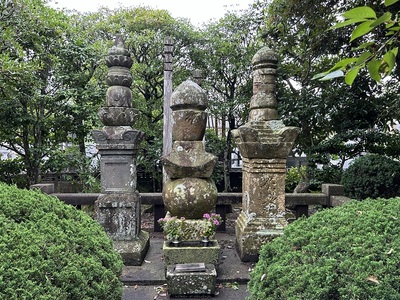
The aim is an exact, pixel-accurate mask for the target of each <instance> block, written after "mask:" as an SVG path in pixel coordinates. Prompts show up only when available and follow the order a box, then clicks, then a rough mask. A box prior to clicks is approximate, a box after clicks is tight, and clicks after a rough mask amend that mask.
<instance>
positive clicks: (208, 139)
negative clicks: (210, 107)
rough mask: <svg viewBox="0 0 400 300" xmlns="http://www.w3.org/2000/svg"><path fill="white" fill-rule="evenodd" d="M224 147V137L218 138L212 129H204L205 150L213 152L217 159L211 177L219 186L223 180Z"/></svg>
mask: <svg viewBox="0 0 400 300" xmlns="http://www.w3.org/2000/svg"><path fill="white" fill-rule="evenodd" d="M225 147H226V139H225V138H220V137H219V136H217V134H216V133H215V130H213V129H210V128H208V129H206V133H205V150H206V151H207V152H209V153H211V154H214V155H215V156H216V157H217V158H218V160H217V163H216V165H215V167H214V171H213V173H212V175H211V178H212V179H213V180H214V182H215V184H216V185H217V186H219V185H220V184H221V182H223V180H224V166H223V160H224V150H225Z"/></svg>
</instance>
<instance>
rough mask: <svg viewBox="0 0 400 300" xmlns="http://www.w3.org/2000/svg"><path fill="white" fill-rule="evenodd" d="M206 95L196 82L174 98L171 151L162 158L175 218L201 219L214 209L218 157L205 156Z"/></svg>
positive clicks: (165, 194) (165, 195) (168, 199)
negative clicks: (213, 172)
mask: <svg viewBox="0 0 400 300" xmlns="http://www.w3.org/2000/svg"><path fill="white" fill-rule="evenodd" d="M206 107H207V97H206V93H205V92H204V91H203V90H202V89H201V87H200V86H199V85H198V84H197V83H194V82H193V81H190V80H187V81H185V82H183V83H182V84H180V85H179V86H178V87H177V88H176V90H175V91H174V93H173V94H172V98H171V109H172V111H173V115H174V123H173V129H172V131H173V133H172V134H173V139H174V140H175V142H174V145H173V149H172V151H171V152H170V153H169V154H168V155H165V156H163V157H162V158H161V161H162V163H163V165H164V169H165V171H166V173H167V175H168V177H169V180H168V181H167V182H166V183H165V184H164V187H163V199H164V203H165V206H166V208H167V209H168V211H170V212H171V214H172V215H174V216H178V217H185V218H189V219H191V218H193V219H199V218H202V216H203V214H204V213H206V212H210V211H213V210H214V209H215V203H216V200H217V188H216V186H215V183H214V182H213V181H212V180H211V179H210V176H211V173H212V170H213V168H214V165H215V163H216V157H215V156H214V155H212V154H209V153H207V152H205V149H204V144H203V142H202V139H203V137H204V132H205V126H206V118H207V115H206V113H205V112H204V110H205V109H206Z"/></svg>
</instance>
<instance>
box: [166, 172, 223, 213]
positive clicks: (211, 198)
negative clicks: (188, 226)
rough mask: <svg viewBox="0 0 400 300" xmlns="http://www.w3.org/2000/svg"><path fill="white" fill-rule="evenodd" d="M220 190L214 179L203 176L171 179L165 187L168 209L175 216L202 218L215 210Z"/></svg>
mask: <svg viewBox="0 0 400 300" xmlns="http://www.w3.org/2000/svg"><path fill="white" fill-rule="evenodd" d="M217 196H218V191H217V187H216V186H215V183H214V181H212V180H211V179H202V178H180V179H176V180H169V181H167V182H166V184H165V187H164V189H163V199H164V204H165V206H166V208H167V210H168V211H169V212H170V213H171V215H173V216H177V217H185V218H187V219H200V218H202V217H203V214H204V213H206V212H210V211H212V210H214V208H215V204H216V203H217Z"/></svg>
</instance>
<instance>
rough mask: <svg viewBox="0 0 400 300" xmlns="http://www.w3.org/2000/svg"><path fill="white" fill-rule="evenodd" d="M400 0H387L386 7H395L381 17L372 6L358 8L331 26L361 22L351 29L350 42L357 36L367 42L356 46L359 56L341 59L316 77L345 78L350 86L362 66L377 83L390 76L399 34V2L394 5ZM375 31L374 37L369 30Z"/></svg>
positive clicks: (394, 62)
mask: <svg viewBox="0 0 400 300" xmlns="http://www.w3.org/2000/svg"><path fill="white" fill-rule="evenodd" d="M397 2H398V0H385V2H384V4H385V6H386V7H388V6H392V11H389V10H388V11H386V12H385V13H383V14H382V15H381V16H380V17H379V18H378V17H377V14H376V12H375V10H374V9H373V8H371V7H369V6H360V7H356V8H353V9H351V10H349V11H347V12H345V13H343V17H344V18H345V20H344V21H343V22H340V23H337V24H335V25H334V26H332V27H331V29H337V28H342V27H345V26H352V25H355V24H358V25H357V27H356V28H355V29H354V30H353V31H352V33H351V37H350V41H349V42H350V43H351V42H352V41H354V40H355V39H358V38H364V39H366V40H367V41H366V42H364V43H362V44H361V45H359V46H358V47H357V48H355V49H354V50H355V53H356V57H352V58H345V59H342V60H340V61H339V62H337V63H336V64H335V65H334V66H333V67H332V68H331V69H330V70H329V71H326V72H323V73H320V74H317V75H316V76H315V77H314V78H316V79H317V78H319V79H320V80H329V79H333V78H337V77H345V78H344V80H345V82H346V83H347V84H350V85H351V84H352V83H353V81H354V79H355V78H356V76H357V75H358V73H359V71H360V70H361V69H363V68H366V69H367V70H368V73H369V76H371V78H372V79H374V80H376V81H377V82H380V81H381V79H382V77H386V76H388V75H390V74H391V73H392V71H393V70H394V69H395V66H396V60H397V59H396V57H397V54H398V44H399V34H400V26H399V20H398V13H399V5H397V6H395V5H394V4H395V3H397ZM383 26H384V29H382V27H383ZM373 31H377V32H378V33H377V34H374V35H372V36H371V35H370V34H369V33H370V32H373ZM383 34H384V35H383ZM397 75H398V74H397Z"/></svg>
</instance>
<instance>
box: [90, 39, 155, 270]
mask: <svg viewBox="0 0 400 300" xmlns="http://www.w3.org/2000/svg"><path fill="white" fill-rule="evenodd" d="M106 63H107V66H108V67H109V71H108V74H107V77H106V82H107V84H108V85H109V88H108V90H107V97H106V98H107V101H106V106H105V107H101V108H100V110H99V117H100V120H101V121H102V123H103V124H104V125H105V126H104V127H103V128H102V130H93V138H94V140H95V142H96V146H97V149H98V150H99V153H100V156H101V158H100V172H101V194H100V196H99V197H98V199H97V201H96V202H95V207H96V216H97V220H98V222H99V223H100V224H101V225H102V226H103V227H104V229H105V231H106V232H107V234H108V235H109V236H110V237H111V238H112V240H113V242H114V248H115V249H116V250H117V251H118V252H119V253H120V254H121V256H122V258H123V260H124V263H125V265H141V264H142V262H143V259H144V256H145V255H146V253H147V250H148V248H149V234H148V233H147V232H144V231H142V230H141V229H140V216H141V212H140V206H141V203H140V195H139V192H138V191H137V190H136V182H137V180H136V164H135V158H136V155H137V151H138V149H139V144H140V142H141V141H142V139H143V133H142V132H140V131H138V130H136V129H133V128H132V127H131V126H132V125H133V124H134V123H135V120H136V116H137V110H136V109H134V108H132V107H131V106H132V93H131V90H130V86H131V84H132V75H131V72H130V67H131V66H132V59H131V57H130V55H129V52H128V50H126V49H125V46H124V43H123V40H122V38H121V36H117V38H116V40H115V44H114V46H113V47H112V48H111V49H110V51H109V52H108V56H107V57H106Z"/></svg>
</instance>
